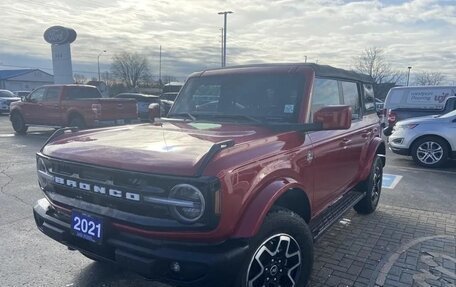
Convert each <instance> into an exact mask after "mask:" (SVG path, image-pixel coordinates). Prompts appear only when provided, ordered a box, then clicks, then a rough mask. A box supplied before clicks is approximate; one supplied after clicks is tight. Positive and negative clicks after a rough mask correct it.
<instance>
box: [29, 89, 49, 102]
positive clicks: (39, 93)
mask: <svg viewBox="0 0 456 287" xmlns="http://www.w3.org/2000/svg"><path fill="white" fill-rule="evenodd" d="M44 91H45V88H40V89H36V90H35V91H34V92H33V93H31V94H30V95H29V97H28V100H29V102H32V103H39V102H42V101H43V97H44Z"/></svg>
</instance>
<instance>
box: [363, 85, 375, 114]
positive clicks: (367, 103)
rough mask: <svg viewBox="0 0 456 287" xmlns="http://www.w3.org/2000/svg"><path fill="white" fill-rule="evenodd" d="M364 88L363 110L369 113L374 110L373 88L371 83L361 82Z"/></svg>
mask: <svg viewBox="0 0 456 287" xmlns="http://www.w3.org/2000/svg"><path fill="white" fill-rule="evenodd" d="M363 90H364V112H365V114H370V113H374V112H375V98H374V88H373V87H372V85H371V84H363Z"/></svg>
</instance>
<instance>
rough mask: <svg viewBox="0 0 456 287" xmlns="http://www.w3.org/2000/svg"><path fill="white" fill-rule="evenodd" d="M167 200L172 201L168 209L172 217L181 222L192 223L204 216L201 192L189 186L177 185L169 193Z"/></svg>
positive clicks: (204, 204)
mask: <svg viewBox="0 0 456 287" xmlns="http://www.w3.org/2000/svg"><path fill="white" fill-rule="evenodd" d="M169 199H171V200H174V201H175V202H174V204H173V205H172V206H171V207H170V211H171V213H172V215H173V216H174V217H175V218H176V219H177V220H178V221H181V222H184V223H194V222H196V221H198V220H199V219H200V218H201V217H202V216H203V214H204V209H205V207H206V202H205V200H204V196H203V194H202V193H201V191H200V190H199V189H198V188H196V187H195V186H193V185H190V184H178V185H176V186H174V187H173V188H172V189H171V191H170V192H169Z"/></svg>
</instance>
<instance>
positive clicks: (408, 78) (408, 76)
mask: <svg viewBox="0 0 456 287" xmlns="http://www.w3.org/2000/svg"><path fill="white" fill-rule="evenodd" d="M407 68H408V73H407V87H408V85H409V80H410V70H411V69H412V67H407Z"/></svg>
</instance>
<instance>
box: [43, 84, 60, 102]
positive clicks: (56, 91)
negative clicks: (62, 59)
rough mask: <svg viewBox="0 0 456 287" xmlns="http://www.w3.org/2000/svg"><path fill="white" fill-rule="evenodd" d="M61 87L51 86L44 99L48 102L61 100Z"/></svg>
mask: <svg viewBox="0 0 456 287" xmlns="http://www.w3.org/2000/svg"><path fill="white" fill-rule="evenodd" d="M59 95H60V87H49V88H47V90H46V95H45V96H44V101H46V102H56V101H58V100H59Z"/></svg>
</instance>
